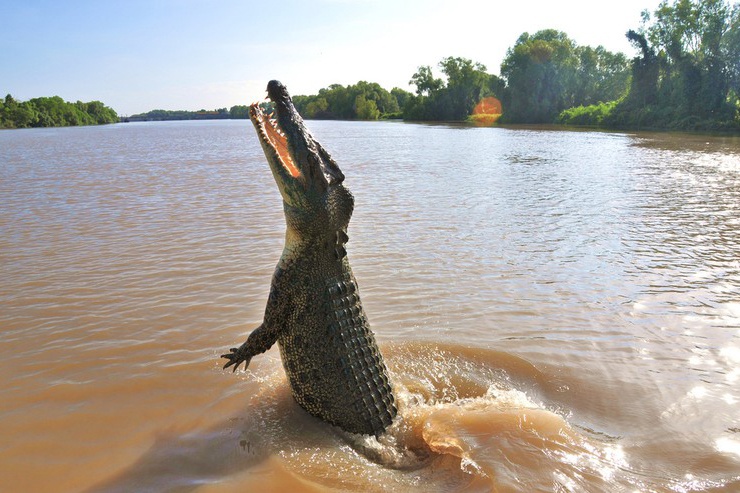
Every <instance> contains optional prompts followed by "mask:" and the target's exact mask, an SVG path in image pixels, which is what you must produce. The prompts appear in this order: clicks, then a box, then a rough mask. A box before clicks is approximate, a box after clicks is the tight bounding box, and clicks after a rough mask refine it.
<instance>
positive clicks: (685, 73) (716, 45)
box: [559, 0, 740, 130]
mask: <svg viewBox="0 0 740 493" xmlns="http://www.w3.org/2000/svg"><path fill="white" fill-rule="evenodd" d="M627 38H628V39H629V40H630V41H631V42H632V43H633V44H634V46H635V47H636V48H637V49H638V50H639V55H638V56H637V57H636V58H635V59H633V60H632V80H631V86H630V90H629V93H628V94H627V95H626V96H625V97H624V98H622V99H621V100H619V101H616V102H613V103H610V104H609V105H605V104H601V105H596V106H584V107H579V108H572V109H570V110H568V111H566V112H564V113H563V114H561V115H560V118H559V121H560V122H563V123H581V124H602V125H605V126H610V127H621V128H675V129H686V130H739V129H740V98H739V96H740V4H735V5H734V6H732V7H731V6H730V5H729V4H728V3H726V2H725V1H723V0H704V1H691V0H675V1H674V2H673V3H672V4H669V3H668V2H663V3H661V4H660V6H659V7H658V9H657V10H656V11H655V12H654V13H653V14H652V15H651V14H649V13H648V12H644V13H643V23H642V26H641V28H640V29H639V30H638V31H632V30H631V31H629V32H628V33H627ZM607 106H609V107H607Z"/></svg>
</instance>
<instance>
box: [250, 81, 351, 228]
mask: <svg viewBox="0 0 740 493" xmlns="http://www.w3.org/2000/svg"><path fill="white" fill-rule="evenodd" d="M267 95H268V97H269V98H270V99H271V100H272V102H273V105H274V108H275V110H274V114H273V115H267V114H265V113H264V111H263V109H262V108H261V107H260V105H259V103H254V104H252V105H251V106H250V108H249V118H250V119H251V120H252V123H253V124H254V127H255V128H256V130H257V135H258V136H259V140H260V143H261V144H262V149H263V150H264V152H265V156H266V157H267V162H268V163H269V164H270V169H271V170H272V174H273V177H274V178H275V182H276V183H277V186H278V189H279V190H280V195H281V196H282V198H283V209H284V211H285V219H286V223H287V226H288V239H289V240H290V241H306V240H311V239H315V238H319V237H325V236H327V235H330V234H337V233H338V232H343V233H344V236H345V237H346V230H347V225H348V224H349V220H350V217H351V216H352V210H353V208H354V199H353V198H352V194H351V193H350V192H349V190H347V188H345V187H344V185H343V184H342V182H343V181H344V175H343V174H342V171H341V170H340V169H339V166H337V163H335V162H334V160H333V159H332V158H331V156H330V155H329V153H328V152H326V150H324V148H323V147H322V146H321V144H319V143H318V142H317V141H316V140H315V139H314V138H313V137H312V136H311V134H310V132H309V131H308V129H307V128H306V126H305V125H304V123H303V118H301V115H299V114H298V111H296V109H295V106H293V101H292V100H291V98H290V95H289V94H288V91H287V89H286V88H285V86H284V85H283V84H281V83H280V82H278V81H276V80H272V81H270V82H269V83H268V84H267Z"/></svg>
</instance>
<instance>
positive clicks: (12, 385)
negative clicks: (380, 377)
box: [0, 121, 740, 493]
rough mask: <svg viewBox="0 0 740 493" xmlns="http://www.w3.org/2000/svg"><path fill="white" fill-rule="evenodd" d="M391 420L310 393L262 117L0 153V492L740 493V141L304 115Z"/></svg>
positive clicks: (24, 143) (2, 137) (64, 137)
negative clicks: (270, 301) (351, 419)
mask: <svg viewBox="0 0 740 493" xmlns="http://www.w3.org/2000/svg"><path fill="white" fill-rule="evenodd" d="M308 124H309V127H310V128H311V130H312V131H313V133H314V135H315V136H316V137H317V139H318V140H319V141H320V142H322V144H323V145H324V147H325V148H326V149H327V150H329V152H331V153H332V155H333V156H334V158H335V160H336V161H337V162H338V163H339V165H340V167H341V168H342V170H343V171H344V173H345V175H346V176H347V179H346V182H345V183H346V184H347V186H348V187H349V188H350V189H351V190H352V191H353V193H354V195H355V198H356V208H355V214H354V216H353V220H352V222H351V224H350V229H349V237H350V241H349V243H348V245H347V248H348V251H349V259H350V262H351V264H352V266H353V269H354V272H355V275H356V277H357V279H358V283H359V286H360V292H361V294H362V299H363V302H364V306H365V310H366V312H367V314H368V317H369V319H370V323H371V325H372V327H373V330H374V331H375V333H376V337H377V339H378V341H379V342H380V345H381V350H382V352H383V354H384V356H385V360H386V363H387V365H388V367H389V370H390V373H391V380H392V383H393V385H394V388H395V392H396V396H397V400H398V403H399V408H400V417H399V419H398V420H397V421H396V423H395V424H394V425H393V427H391V428H390V429H389V431H388V432H387V433H386V434H385V435H383V436H381V438H380V440H376V439H375V438H366V437H358V436H351V435H348V434H346V433H343V432H341V431H339V430H338V429H336V428H333V427H331V426H329V425H326V424H324V423H322V422H320V421H319V420H317V419H314V418H312V417H310V416H309V415H307V414H306V413H305V412H303V411H302V410H301V409H300V408H299V407H298V405H297V404H296V403H295V402H294V401H293V399H292V397H291V395H290V390H289V387H288V384H287V381H286V378H285V375H284V372H283V369H282V366H281V362H280V356H279V352H278V349H277V348H273V349H271V350H270V351H268V352H267V353H265V354H264V355H261V356H258V357H256V358H254V359H253V360H252V362H251V364H250V367H249V370H248V371H246V372H245V371H239V372H237V373H235V374H234V373H232V372H230V371H223V370H221V365H222V364H223V363H224V361H223V360H220V359H219V355H220V354H222V353H224V352H226V351H227V350H228V348H230V347H234V346H237V345H239V344H241V343H242V342H243V341H244V340H245V339H246V337H247V335H248V333H249V332H250V331H251V330H252V329H254V328H255V327H257V326H258V325H259V324H260V323H261V320H262V315H263V312H264V307H265V302H266V300H267V295H268V290H269V285H270V278H271V275H272V272H273V270H274V267H275V264H276V262H277V260H278V257H279V255H280V252H281V249H282V245H283V234H284V220H283V214H282V206H281V199H280V196H279V194H278V191H277V187H276V186H275V183H274V181H273V178H272V175H271V173H270V171H269V168H268V166H267V163H266V161H265V158H264V156H263V153H262V150H261V149H260V147H259V144H258V141H257V138H256V135H255V132H254V130H253V128H252V126H251V124H249V122H247V121H226V122H218V121H212V122H163V123H130V124H118V125H112V126H103V127H87V128H60V129H31V130H13V131H3V132H0V269H1V272H0V278H1V279H2V282H1V283H0V330H1V332H0V356H1V357H0V437H1V439H0V491H3V492H30V491H34V492H78V491H86V492H161V491H177V492H199V493H205V492H208V493H213V492H232V491H308V492H318V491H362V492H376V491H400V492H404V491H411V492H416V491H419V492H422V491H423V492H458V491H476V492H477V491H498V492H520V491H521V492H534V491H545V492H549V491H557V492H602V491H604V492H622V491H629V492H634V491H641V492H693V491H712V492H714V491H735V492H737V491H740V139H738V138H722V137H706V136H692V135H676V134H644V133H637V134H629V133H628V134H624V133H605V132H593V131H567V130H563V129H558V130H555V129H546V128H501V127H498V128H469V127H455V126H448V125H417V124H403V123H396V122H374V123H352V122H318V121H314V122H308Z"/></svg>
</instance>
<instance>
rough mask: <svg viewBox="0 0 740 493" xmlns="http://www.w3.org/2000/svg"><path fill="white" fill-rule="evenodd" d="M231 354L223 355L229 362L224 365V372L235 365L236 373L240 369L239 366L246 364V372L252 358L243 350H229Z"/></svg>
mask: <svg viewBox="0 0 740 493" xmlns="http://www.w3.org/2000/svg"><path fill="white" fill-rule="evenodd" d="M229 351H230V352H229V353H227V354H222V355H221V357H222V358H226V359H228V360H229V361H227V362H226V364H225V365H224V370H225V369H226V368H228V367H230V366H231V365H234V369H233V371H234V372H236V369H237V368H239V365H241V364H242V363H244V369H245V370H246V369H247V367H248V366H249V362H250V361H251V360H252V357H251V356H247V354H246V351H244V350H243V348H241V347H240V348H235V347H233V348H231V349H229Z"/></svg>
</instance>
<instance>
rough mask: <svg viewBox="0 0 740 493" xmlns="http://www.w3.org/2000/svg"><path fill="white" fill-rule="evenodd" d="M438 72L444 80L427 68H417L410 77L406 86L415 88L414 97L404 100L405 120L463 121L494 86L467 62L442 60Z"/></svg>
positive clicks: (479, 67) (477, 66)
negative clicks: (410, 85)
mask: <svg viewBox="0 0 740 493" xmlns="http://www.w3.org/2000/svg"><path fill="white" fill-rule="evenodd" d="M439 68H440V69H441V71H442V73H443V74H444V75H445V79H444V80H443V79H441V78H436V77H434V74H433V72H432V69H431V67H429V66H421V67H419V68H418V70H417V71H416V73H414V75H413V76H412V77H411V80H410V82H409V83H410V84H414V85H415V86H416V96H411V97H408V98H406V102H405V104H404V118H405V119H407V120H451V121H455V120H457V121H459V120H464V119H465V118H467V117H468V116H469V115H470V113H471V112H472V111H473V107H475V105H476V103H478V101H480V99H481V98H482V97H484V96H487V95H489V94H491V93H492V88H493V87H496V86H497V84H495V83H493V79H494V76H492V75H490V74H488V73H486V67H485V66H484V65H482V64H480V63H477V62H473V61H472V60H469V59H467V58H460V57H446V58H443V59H442V61H440V62H439Z"/></svg>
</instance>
